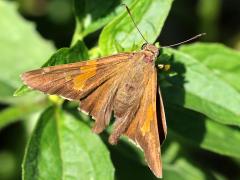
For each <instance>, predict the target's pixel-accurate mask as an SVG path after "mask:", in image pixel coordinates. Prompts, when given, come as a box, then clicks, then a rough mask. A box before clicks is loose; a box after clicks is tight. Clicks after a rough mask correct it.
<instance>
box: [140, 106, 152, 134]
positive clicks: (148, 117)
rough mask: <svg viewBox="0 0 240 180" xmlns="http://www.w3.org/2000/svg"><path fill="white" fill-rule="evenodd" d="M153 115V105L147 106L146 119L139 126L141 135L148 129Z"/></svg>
mask: <svg viewBox="0 0 240 180" xmlns="http://www.w3.org/2000/svg"><path fill="white" fill-rule="evenodd" d="M153 117H154V113H153V107H152V106H151V105H150V106H148V108H147V112H146V120H145V122H144V124H143V126H142V127H141V132H142V135H143V136H145V134H146V133H148V132H149V131H150V125H151V121H152V120H153Z"/></svg>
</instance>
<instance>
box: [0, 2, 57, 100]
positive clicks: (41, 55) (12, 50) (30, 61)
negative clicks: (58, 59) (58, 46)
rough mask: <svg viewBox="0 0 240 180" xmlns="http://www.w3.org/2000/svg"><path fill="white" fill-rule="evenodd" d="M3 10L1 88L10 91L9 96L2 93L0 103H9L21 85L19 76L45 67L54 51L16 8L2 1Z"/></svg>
mask: <svg viewBox="0 0 240 180" xmlns="http://www.w3.org/2000/svg"><path fill="white" fill-rule="evenodd" d="M0 9H1V13H0V54H1V58H0V63H1V66H0V72H1V76H0V87H3V86H4V87H5V86H6V87H7V88H8V93H5V92H6V91H5V92H3V91H2V90H1V91H0V100H1V101H2V102H9V101H10V99H11V98H12V94H13V92H14V90H15V89H16V88H17V87H19V86H20V85H21V81H20V78H19V75H20V74H21V73H23V72H25V71H27V70H30V69H34V68H37V67H39V66H40V65H41V64H43V63H44V61H45V60H46V59H47V58H48V57H49V55H50V54H52V53H53V51H54V47H53V45H52V44H51V43H49V42H47V41H46V40H43V39H42V38H41V37H40V35H39V34H38V33H37V32H36V30H35V27H34V26H33V24H32V23H29V22H27V21H26V20H24V19H23V18H22V17H21V16H20V15H19V14H18V12H17V7H16V6H15V4H13V3H10V2H7V1H0ZM15 99H16V98H15ZM11 100H12V99H11Z"/></svg>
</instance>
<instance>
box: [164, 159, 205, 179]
mask: <svg viewBox="0 0 240 180" xmlns="http://www.w3.org/2000/svg"><path fill="white" fill-rule="evenodd" d="M163 173H164V178H165V179H167V180H175V179H178V180H192V179H197V180H201V179H202V180H205V179H207V178H206V174H205V173H204V172H203V171H202V170H201V169H200V168H199V167H196V166H194V165H193V164H191V163H189V162H188V161H187V160H186V159H184V158H178V159H177V160H176V161H175V162H174V164H171V165H165V167H164V171H163Z"/></svg>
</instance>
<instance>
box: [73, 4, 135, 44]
mask: <svg viewBox="0 0 240 180" xmlns="http://www.w3.org/2000/svg"><path fill="white" fill-rule="evenodd" d="M132 1H133V0H124V1H123V2H122V3H127V4H130V2H132ZM74 8H75V14H76V20H77V22H76V24H77V25H76V26H77V27H76V29H75V34H74V40H73V41H74V42H75V41H76V40H82V39H83V38H84V37H85V36H87V35H88V34H90V33H92V32H94V31H96V30H98V29H100V28H102V27H103V26H104V25H105V24H107V23H108V22H109V21H111V20H112V19H113V18H114V17H115V16H117V15H118V14H119V13H120V12H123V11H124V10H125V9H124V8H123V6H121V4H120V1H112V0H105V1H101V0H88V1H86V0H74Z"/></svg>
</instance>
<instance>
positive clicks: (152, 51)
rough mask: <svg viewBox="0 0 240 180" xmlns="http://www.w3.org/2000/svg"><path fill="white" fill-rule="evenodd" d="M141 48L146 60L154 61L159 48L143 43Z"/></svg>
mask: <svg viewBox="0 0 240 180" xmlns="http://www.w3.org/2000/svg"><path fill="white" fill-rule="evenodd" d="M141 49H142V51H143V52H144V53H145V56H146V61H147V62H153V61H155V60H156V58H157V57H158V55H159V49H158V48H157V47H156V46H154V45H153V44H149V43H144V44H143V45H142V48H141Z"/></svg>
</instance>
